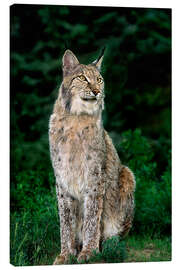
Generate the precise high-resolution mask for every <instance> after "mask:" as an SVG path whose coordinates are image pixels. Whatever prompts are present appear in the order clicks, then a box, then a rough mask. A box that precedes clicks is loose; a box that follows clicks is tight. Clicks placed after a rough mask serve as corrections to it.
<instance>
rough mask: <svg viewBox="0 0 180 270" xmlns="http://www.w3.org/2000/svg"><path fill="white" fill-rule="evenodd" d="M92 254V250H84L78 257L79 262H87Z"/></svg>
mask: <svg viewBox="0 0 180 270" xmlns="http://www.w3.org/2000/svg"><path fill="white" fill-rule="evenodd" d="M91 255H92V253H91V251H90V250H82V251H81V253H80V254H79V256H78V259H77V260H78V262H82V261H87V260H89V258H90V257H91Z"/></svg>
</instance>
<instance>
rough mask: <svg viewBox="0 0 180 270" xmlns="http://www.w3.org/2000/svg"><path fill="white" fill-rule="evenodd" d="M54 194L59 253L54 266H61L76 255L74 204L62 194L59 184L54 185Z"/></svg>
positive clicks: (73, 201)
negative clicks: (70, 256)
mask: <svg viewBox="0 0 180 270" xmlns="http://www.w3.org/2000/svg"><path fill="white" fill-rule="evenodd" d="M56 192H57V198H58V209H59V216H60V234H61V253H60V255H58V256H57V257H56V259H55V261H54V264H63V263H66V262H67V261H68V258H69V255H70V254H73V255H76V248H75V226H76V202H75V200H73V199H72V198H70V197H69V196H67V194H65V193H63V191H62V188H61V187H60V185H59V184H57V185H56Z"/></svg>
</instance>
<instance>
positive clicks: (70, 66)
mask: <svg viewBox="0 0 180 270" xmlns="http://www.w3.org/2000/svg"><path fill="white" fill-rule="evenodd" d="M102 60H103V53H102V54H101V55H100V57H99V58H98V59H97V60H96V61H94V62H93V63H92V64H89V65H83V64H80V63H79V61H78V59H77V58H76V56H75V55H74V54H73V53H72V52H71V51H70V50H66V51H65V53H64V56H63V59H62V64H63V82H62V85H61V88H60V99H61V101H62V105H63V107H64V109H65V110H66V112H69V113H71V114H77V115H80V114H90V115H97V114H99V113H101V111H102V109H103V99H104V81H103V78H102V76H101V74H100V68H101V63H102Z"/></svg>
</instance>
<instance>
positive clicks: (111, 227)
mask: <svg viewBox="0 0 180 270" xmlns="http://www.w3.org/2000/svg"><path fill="white" fill-rule="evenodd" d="M103 55H104V53H102V54H101V55H100V56H99V57H98V59H97V60H95V61H94V62H93V63H91V64H88V65H84V64H80V63H79V61H78V59H77V58H76V56H75V55H74V54H73V53H72V52H71V51H70V50H66V51H65V53H64V56H63V59H62V64H63V66H62V68H63V81H62V84H61V86H60V89H59V94H58V98H57V100H56V102H55V105H54V109H53V113H52V115H51V117H50V122H49V144H50V154H51V160H52V166H53V169H54V174H55V177H56V194H57V201H58V209H59V217H60V236H61V237H60V239H61V253H60V254H59V255H58V256H57V257H56V259H55V261H54V264H63V263H67V262H68V258H69V255H70V254H72V255H75V256H77V260H78V262H80V261H82V260H85V261H87V260H88V259H89V258H90V256H91V255H92V251H93V250H97V251H99V249H100V244H101V243H102V241H104V240H106V239H107V238H110V237H112V236H116V235H117V236H121V237H124V236H125V235H127V233H128V232H129V230H130V228H131V226H132V220H133V213H134V191H135V178H134V175H133V173H132V171H131V170H130V169H129V168H128V167H126V166H124V165H122V164H121V162H120V159H119V157H118V154H117V152H116V150H115V147H114V146H113V143H112V140H111V138H110V137H109V135H108V133H107V132H106V131H105V130H104V128H103V123H102V110H103V107H104V80H103V77H102V75H101V73H100V68H101V64H102V60H103Z"/></svg>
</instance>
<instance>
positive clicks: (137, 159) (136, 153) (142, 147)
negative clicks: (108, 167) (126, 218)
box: [112, 129, 171, 235]
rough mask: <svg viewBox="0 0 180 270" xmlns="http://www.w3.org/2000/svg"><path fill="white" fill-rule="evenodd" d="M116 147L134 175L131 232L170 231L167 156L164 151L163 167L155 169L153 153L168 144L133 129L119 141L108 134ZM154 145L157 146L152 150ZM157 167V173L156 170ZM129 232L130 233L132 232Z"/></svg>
mask: <svg viewBox="0 0 180 270" xmlns="http://www.w3.org/2000/svg"><path fill="white" fill-rule="evenodd" d="M112 138H113V139H114V142H115V145H116V148H117V149H118V151H119V155H120V157H121V159H122V160H123V163H124V164H127V165H128V166H129V167H130V168H131V169H132V171H133V172H134V173H135V177H136V192H135V199H136V200H135V202H136V212H135V218H134V226H133V232H136V233H141V234H146V233H149V234H152V235H153V234H156V235H157V234H160V235H161V234H167V233H170V231H171V155H170V149H168V151H167V152H166V166H165V169H164V170H162V168H158V166H159V164H157V160H155V152H156V151H157V149H158V150H159V149H161V151H162V153H164V151H165V150H164V148H165V149H166V150H167V148H168V147H169V145H166V144H165V145H164V147H163V144H164V141H163V140H162V139H161V140H160V141H159V144H160V142H162V143H161V146H160V145H159V144H156V143H154V142H153V141H152V140H148V139H147V138H146V137H144V136H142V135H141V130H140V129H136V130H135V131H134V132H132V131H131V130H129V131H126V132H124V133H122V136H121V140H120V141H119V140H118V138H119V137H118V136H117V135H116V134H112ZM156 148H157V149H156ZM160 170H161V174H159V171H160ZM133 232H132V233H133Z"/></svg>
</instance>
